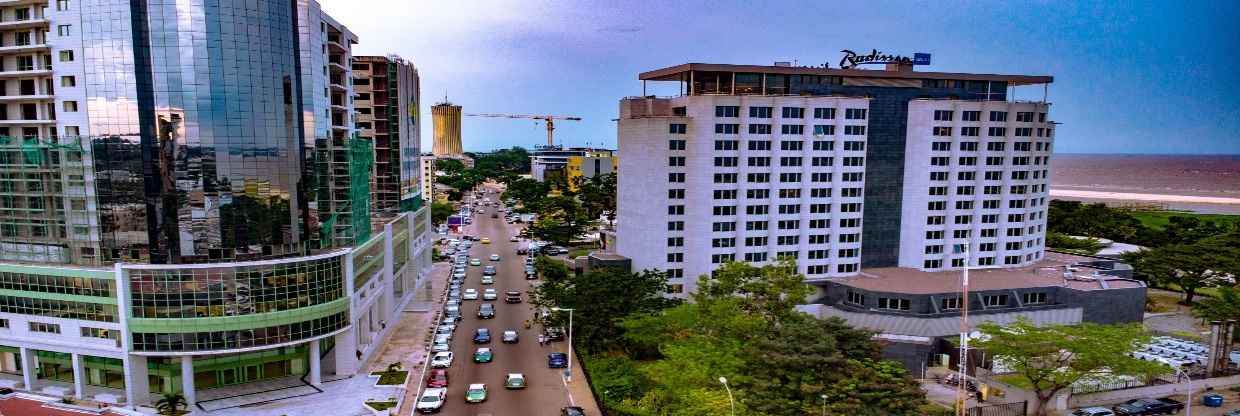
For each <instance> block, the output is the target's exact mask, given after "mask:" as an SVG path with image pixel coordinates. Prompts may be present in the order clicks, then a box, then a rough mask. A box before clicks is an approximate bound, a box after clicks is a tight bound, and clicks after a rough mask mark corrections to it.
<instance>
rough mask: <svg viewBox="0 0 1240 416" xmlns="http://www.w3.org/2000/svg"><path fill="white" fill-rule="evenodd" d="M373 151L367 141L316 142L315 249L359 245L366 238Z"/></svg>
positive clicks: (369, 222) (359, 139) (358, 139)
mask: <svg viewBox="0 0 1240 416" xmlns="http://www.w3.org/2000/svg"><path fill="white" fill-rule="evenodd" d="M373 165H374V149H373V147H372V145H371V142H370V140H366V139H363V138H360V137H357V136H356V135H355V136H354V137H353V138H351V139H346V140H343V141H342V142H341V141H337V140H326V139H323V140H317V141H316V151H315V175H316V176H317V178H318V183H319V189H318V209H319V213H318V215H319V218H320V223H319V245H320V247H321V248H330V247H344V246H350V245H356V244H361V243H362V242H364V241H366V240H367V239H369V238H370V235H371V232H372V231H373V230H372V224H371V221H370V176H371V169H372V167H373Z"/></svg>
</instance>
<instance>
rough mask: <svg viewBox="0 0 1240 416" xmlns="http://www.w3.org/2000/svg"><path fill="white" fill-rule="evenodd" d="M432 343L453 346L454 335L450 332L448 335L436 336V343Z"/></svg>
mask: <svg viewBox="0 0 1240 416" xmlns="http://www.w3.org/2000/svg"><path fill="white" fill-rule="evenodd" d="M432 342H434V343H436V344H439V343H444V344H451V343H452V333H451V332H448V333H446V334H435V340H434V341H432Z"/></svg>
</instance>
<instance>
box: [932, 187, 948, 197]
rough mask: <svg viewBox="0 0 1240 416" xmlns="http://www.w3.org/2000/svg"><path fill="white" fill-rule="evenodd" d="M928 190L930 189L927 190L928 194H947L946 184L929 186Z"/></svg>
mask: <svg viewBox="0 0 1240 416" xmlns="http://www.w3.org/2000/svg"><path fill="white" fill-rule="evenodd" d="M929 191H930V192H929V195H930V196H942V195H947V187H946V186H931V187H930V190H929Z"/></svg>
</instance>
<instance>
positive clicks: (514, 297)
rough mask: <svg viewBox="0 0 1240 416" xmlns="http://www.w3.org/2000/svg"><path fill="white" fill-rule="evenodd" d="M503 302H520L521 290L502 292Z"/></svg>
mask: <svg viewBox="0 0 1240 416" xmlns="http://www.w3.org/2000/svg"><path fill="white" fill-rule="evenodd" d="M504 303H521V292H518V291H515V290H509V291H507V292H504Z"/></svg>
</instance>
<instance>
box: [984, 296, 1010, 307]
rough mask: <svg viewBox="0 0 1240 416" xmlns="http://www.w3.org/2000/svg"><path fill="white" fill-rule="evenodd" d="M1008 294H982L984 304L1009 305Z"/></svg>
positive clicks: (988, 305) (989, 305)
mask: <svg viewBox="0 0 1240 416" xmlns="http://www.w3.org/2000/svg"><path fill="white" fill-rule="evenodd" d="M1007 304H1008V295H985V296H982V306H987V307H991V306H1007Z"/></svg>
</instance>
